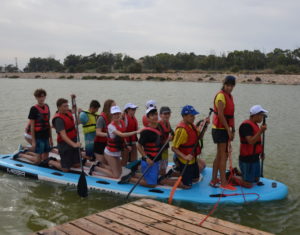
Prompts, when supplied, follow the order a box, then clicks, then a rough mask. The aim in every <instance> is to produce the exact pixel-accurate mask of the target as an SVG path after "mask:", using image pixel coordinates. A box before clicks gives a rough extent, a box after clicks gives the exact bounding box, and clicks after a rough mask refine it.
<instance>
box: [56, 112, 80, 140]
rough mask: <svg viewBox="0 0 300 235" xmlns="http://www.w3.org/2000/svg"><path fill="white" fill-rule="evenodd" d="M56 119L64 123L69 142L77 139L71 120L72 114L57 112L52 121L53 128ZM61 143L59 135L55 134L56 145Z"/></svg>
mask: <svg viewBox="0 0 300 235" xmlns="http://www.w3.org/2000/svg"><path fill="white" fill-rule="evenodd" d="M56 118H61V119H62V120H63V121H64V125H65V131H66V134H67V136H68V137H69V139H71V140H73V139H75V138H76V137H77V131H76V128H75V123H74V118H73V115H72V113H71V112H70V111H68V112H67V113H65V114H63V113H59V112H57V113H56V114H55V115H54V117H53V119H52V125H53V126H54V123H55V119H56ZM61 142H64V141H63V139H62V137H61V135H60V133H57V143H61Z"/></svg>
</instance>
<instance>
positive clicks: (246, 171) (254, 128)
mask: <svg viewBox="0 0 300 235" xmlns="http://www.w3.org/2000/svg"><path fill="white" fill-rule="evenodd" d="M267 113H268V111H267V110H265V109H263V108H262V107H261V106H260V105H254V106H252V107H251V109H250V117H249V119H248V120H245V121H244V122H242V124H241V125H240V128H239V135H240V156H239V166H240V170H241V173H242V177H241V178H240V177H238V176H234V178H233V179H234V180H235V182H236V184H237V185H241V186H243V187H246V188H251V187H252V186H253V183H258V182H259V177H260V161H259V157H260V155H261V153H262V138H261V135H262V134H263V133H264V132H265V131H266V130H267V126H266V125H264V124H262V125H261V126H260V127H259V126H258V124H259V123H261V122H262V121H263V118H264V116H265V115H266V114H267ZM262 157H264V156H262Z"/></svg>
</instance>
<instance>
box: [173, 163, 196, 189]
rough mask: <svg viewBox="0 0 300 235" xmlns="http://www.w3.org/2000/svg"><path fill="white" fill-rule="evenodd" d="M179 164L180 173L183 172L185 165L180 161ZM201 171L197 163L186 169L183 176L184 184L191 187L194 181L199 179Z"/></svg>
mask: <svg viewBox="0 0 300 235" xmlns="http://www.w3.org/2000/svg"><path fill="white" fill-rule="evenodd" d="M177 164H178V165H179V171H180V172H182V170H183V168H184V166H185V164H183V163H182V162H181V161H180V160H178V162H177ZM199 177H200V171H199V166H198V164H197V161H196V162H195V163H193V164H190V165H188V166H187V167H186V169H185V172H184V173H183V175H182V183H183V184H184V185H186V186H189V187H191V186H192V183H193V180H195V179H199Z"/></svg>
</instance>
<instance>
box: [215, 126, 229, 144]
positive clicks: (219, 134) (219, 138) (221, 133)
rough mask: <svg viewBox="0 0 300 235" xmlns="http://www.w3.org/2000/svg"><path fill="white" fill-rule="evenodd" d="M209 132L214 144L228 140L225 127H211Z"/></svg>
mask: <svg viewBox="0 0 300 235" xmlns="http://www.w3.org/2000/svg"><path fill="white" fill-rule="evenodd" d="M211 134H212V138H213V141H214V143H215V144H220V143H227V142H228V133H227V131H226V130H225V129H215V128H212V130H211Z"/></svg>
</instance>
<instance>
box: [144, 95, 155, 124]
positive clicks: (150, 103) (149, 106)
mask: <svg viewBox="0 0 300 235" xmlns="http://www.w3.org/2000/svg"><path fill="white" fill-rule="evenodd" d="M151 107H154V108H157V107H156V101H155V100H148V101H147V103H146V110H147V109H149V108H151ZM142 122H143V125H144V127H147V126H148V124H149V121H148V118H147V115H143V119H142Z"/></svg>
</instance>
